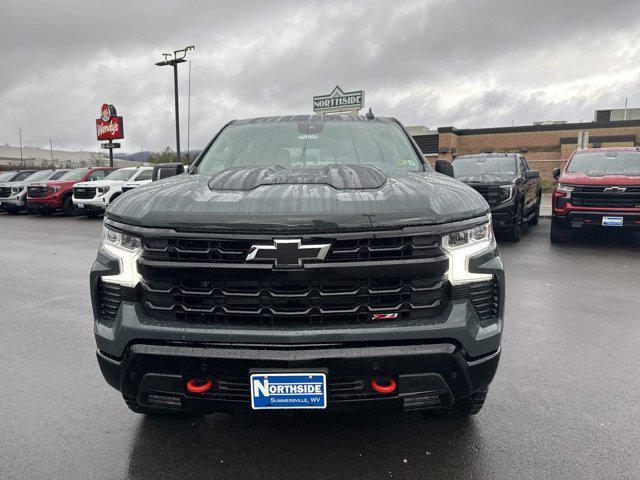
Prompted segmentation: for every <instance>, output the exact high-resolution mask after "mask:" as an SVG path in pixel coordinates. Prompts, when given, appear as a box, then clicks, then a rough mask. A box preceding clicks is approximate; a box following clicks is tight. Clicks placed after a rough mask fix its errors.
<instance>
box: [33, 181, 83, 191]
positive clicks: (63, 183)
mask: <svg viewBox="0 0 640 480" xmlns="http://www.w3.org/2000/svg"><path fill="white" fill-rule="evenodd" d="M35 183H36V184H37V185H45V186H47V187H61V188H63V189H65V188H70V187H73V186H74V185H75V184H76V183H78V181H77V180H49V181H47V180H45V181H43V182H35Z"/></svg>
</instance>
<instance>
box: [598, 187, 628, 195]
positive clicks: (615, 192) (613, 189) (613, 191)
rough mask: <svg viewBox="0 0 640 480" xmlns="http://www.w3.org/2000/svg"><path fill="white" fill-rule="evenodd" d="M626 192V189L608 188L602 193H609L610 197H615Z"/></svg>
mask: <svg viewBox="0 0 640 480" xmlns="http://www.w3.org/2000/svg"><path fill="white" fill-rule="evenodd" d="M626 190H627V189H626V187H609V188H605V189H604V190H603V192H604V193H610V194H612V195H617V194H619V193H623V192H625V191H626Z"/></svg>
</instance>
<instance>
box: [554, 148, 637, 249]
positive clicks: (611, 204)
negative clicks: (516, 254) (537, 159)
mask: <svg viewBox="0 0 640 480" xmlns="http://www.w3.org/2000/svg"><path fill="white" fill-rule="evenodd" d="M553 176H554V177H555V178H556V180H558V184H557V185H556V188H555V190H554V191H553V201H552V207H553V211H552V220H551V243H564V242H567V241H569V239H570V238H571V233H572V232H574V231H577V230H580V229H585V228H640V147H624V148H620V147H618V148H588V149H581V150H576V151H575V152H573V154H572V155H571V158H570V159H569V161H568V162H567V165H566V166H565V168H564V171H563V172H562V173H561V172H560V169H559V168H556V169H555V170H554V171H553Z"/></svg>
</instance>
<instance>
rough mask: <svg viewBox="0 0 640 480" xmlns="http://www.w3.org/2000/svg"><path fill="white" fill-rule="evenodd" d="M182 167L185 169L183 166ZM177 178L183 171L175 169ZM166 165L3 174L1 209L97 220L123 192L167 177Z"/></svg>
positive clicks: (0, 189) (1, 178)
mask: <svg viewBox="0 0 640 480" xmlns="http://www.w3.org/2000/svg"><path fill="white" fill-rule="evenodd" d="M180 167H181V166H180ZM169 170H170V171H171V172H172V173H173V174H175V173H179V172H180V171H182V170H181V169H180V168H178V167H176V166H174V167H173V168H171V169H169ZM165 171H167V167H166V165H156V166H155V167H127V168H119V169H118V168H114V167H88V168H74V169H58V170H21V171H13V172H4V173H2V174H0V205H1V206H2V208H3V209H4V210H5V211H6V212H7V213H10V214H16V213H19V212H21V211H25V210H27V211H29V212H33V213H40V214H41V215H51V214H52V213H54V212H56V211H62V213H63V214H64V215H66V216H72V215H77V214H81V213H84V214H85V215H87V216H89V217H95V216H98V215H100V214H102V213H104V210H105V209H106V208H107V207H108V206H109V204H110V203H111V202H113V201H115V200H116V199H117V198H118V197H119V196H120V195H122V193H123V192H125V191H129V190H132V189H134V188H137V187H139V186H140V185H144V184H147V183H150V182H151V181H152V180H154V179H157V178H162V177H163V172H165Z"/></svg>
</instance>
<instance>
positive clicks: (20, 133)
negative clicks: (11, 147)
mask: <svg viewBox="0 0 640 480" xmlns="http://www.w3.org/2000/svg"><path fill="white" fill-rule="evenodd" d="M18 133H19V135H20V168H22V163H23V159H22V129H21V128H19V129H18Z"/></svg>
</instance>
